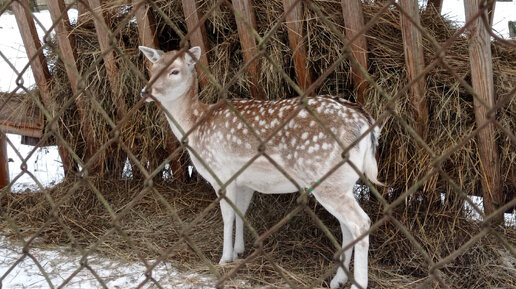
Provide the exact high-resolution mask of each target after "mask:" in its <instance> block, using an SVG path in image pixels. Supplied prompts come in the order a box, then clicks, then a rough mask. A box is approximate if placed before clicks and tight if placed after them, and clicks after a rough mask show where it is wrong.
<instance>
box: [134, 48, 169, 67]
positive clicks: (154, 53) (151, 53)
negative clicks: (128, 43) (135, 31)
mask: <svg viewBox="0 0 516 289" xmlns="http://www.w3.org/2000/svg"><path fill="white" fill-rule="evenodd" d="M138 48H139V49H140V51H141V52H143V55H145V57H147V59H149V60H150V62H152V63H155V62H156V61H158V59H159V58H160V57H161V55H163V54H164V53H165V52H163V50H159V49H154V48H150V47H147V46H138Z"/></svg>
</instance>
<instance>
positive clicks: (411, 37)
mask: <svg viewBox="0 0 516 289" xmlns="http://www.w3.org/2000/svg"><path fill="white" fill-rule="evenodd" d="M399 3H400V6H401V7H402V9H403V10H404V11H405V12H406V13H407V14H405V13H401V34H402V37H403V52H404V54H405V66H406V68H407V82H410V81H412V80H414V79H415V78H416V77H418V76H420V74H421V73H422V71H423V70H424V69H425V59H424V51H423V37H422V35H421V31H419V29H418V28H417V27H416V25H414V24H413V23H412V22H411V21H410V20H409V18H411V19H412V20H413V21H414V22H416V23H418V24H419V23H420V19H419V6H418V2H417V0H400V2H399ZM409 93H410V100H411V104H412V111H413V118H414V122H413V126H414V128H415V130H416V132H417V133H418V134H419V135H420V136H421V137H422V138H423V139H426V135H427V130H428V127H427V126H428V106H427V103H426V98H425V94H426V82H425V77H424V76H423V77H420V78H419V80H418V81H417V82H415V83H414V84H412V86H411V87H410V90H409Z"/></svg>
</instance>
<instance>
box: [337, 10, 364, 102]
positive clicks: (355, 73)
mask: <svg viewBox="0 0 516 289" xmlns="http://www.w3.org/2000/svg"><path fill="white" fill-rule="evenodd" d="M341 5H342V13H343V15H344V26H345V28H346V36H347V38H348V39H353V37H355V36H356V35H357V33H358V32H360V30H362V28H363V27H364V15H363V13H362V1H360V0H342V1H341ZM350 48H351V54H352V56H353V58H354V59H355V60H356V61H357V62H358V64H359V65H360V66H361V67H362V68H363V69H364V70H365V71H367V68H368V60H367V40H366V37H365V35H363V34H362V35H360V36H358V38H357V39H356V40H355V41H353V43H352V44H351V47H350ZM351 74H352V77H353V83H354V85H355V94H356V98H357V102H358V103H360V104H365V101H366V99H365V97H366V96H365V93H366V90H367V88H368V84H367V82H366V80H365V78H364V76H363V75H362V73H361V72H360V71H359V70H358V69H356V68H354V67H353V66H352V67H351Z"/></svg>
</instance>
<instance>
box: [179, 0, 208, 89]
mask: <svg viewBox="0 0 516 289" xmlns="http://www.w3.org/2000/svg"><path fill="white" fill-rule="evenodd" d="M182 2H183V13H184V15H185V20H186V27H187V28H188V31H189V33H190V38H189V41H190V44H191V46H199V47H201V51H202V54H201V58H200V59H199V61H200V62H201V64H202V65H204V66H205V67H206V68H208V67H209V63H208V50H209V45H208V36H207V34H206V26H205V25H204V23H202V24H200V25H199V26H198V27H197V28H195V27H196V26H197V25H198V23H199V19H200V18H201V15H200V12H199V9H198V7H197V3H196V2H195V1H192V0H182ZM194 28H195V29H194ZM197 74H198V75H199V84H200V85H201V87H204V86H206V84H207V83H208V78H207V77H206V75H205V74H204V71H203V70H202V69H201V68H200V67H199V66H197Z"/></svg>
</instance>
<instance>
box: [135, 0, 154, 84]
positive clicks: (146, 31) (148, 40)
mask: <svg viewBox="0 0 516 289" xmlns="http://www.w3.org/2000/svg"><path fill="white" fill-rule="evenodd" d="M133 7H135V8H136V11H135V15H136V22H137V23H138V38H139V39H140V44H141V45H144V46H148V47H152V48H156V49H159V41H158V37H157V35H156V27H155V24H154V19H152V17H151V16H150V15H149V14H148V13H147V9H148V7H147V5H146V4H145V0H133ZM146 63H147V71H148V72H149V75H150V72H151V67H152V62H150V61H149V60H148V59H147V60H146Z"/></svg>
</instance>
